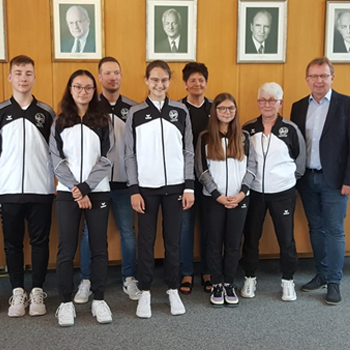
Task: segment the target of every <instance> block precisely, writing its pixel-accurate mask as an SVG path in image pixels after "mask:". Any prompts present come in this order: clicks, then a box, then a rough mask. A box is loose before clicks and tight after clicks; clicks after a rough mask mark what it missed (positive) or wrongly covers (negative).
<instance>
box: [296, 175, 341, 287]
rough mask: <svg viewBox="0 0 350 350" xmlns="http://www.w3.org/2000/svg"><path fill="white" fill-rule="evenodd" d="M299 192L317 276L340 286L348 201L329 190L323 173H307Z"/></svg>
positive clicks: (299, 183)
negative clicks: (307, 225) (307, 223)
mask: <svg viewBox="0 0 350 350" xmlns="http://www.w3.org/2000/svg"><path fill="white" fill-rule="evenodd" d="M298 190H299V192H300V196H301V199H302V201H303V205H304V210H305V214H306V217H307V219H308V222H309V230H310V240H311V245H312V250H313V252H314V259H315V265H316V270H317V273H319V274H320V275H322V276H323V277H324V278H325V279H326V281H327V283H336V284H340V281H341V279H342V276H343V265H344V254H345V235H344V219H345V216H346V207H347V201H348V197H347V196H343V195H342V194H341V193H340V189H337V190H335V189H333V188H330V187H329V186H328V184H327V183H326V181H325V179H324V175H323V173H313V172H312V171H310V170H307V171H306V173H305V175H304V177H303V178H302V179H300V180H299V181H298Z"/></svg>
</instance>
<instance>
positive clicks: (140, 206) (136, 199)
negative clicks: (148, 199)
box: [131, 193, 146, 214]
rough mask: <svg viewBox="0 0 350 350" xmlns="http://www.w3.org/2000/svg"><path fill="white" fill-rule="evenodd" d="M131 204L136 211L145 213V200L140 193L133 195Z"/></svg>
mask: <svg viewBox="0 0 350 350" xmlns="http://www.w3.org/2000/svg"><path fill="white" fill-rule="evenodd" d="M131 206H132V208H133V209H134V210H135V211H136V212H138V213H140V214H144V213H145V209H146V208H145V201H144V200H143V198H142V196H141V195H140V194H139V193H137V194H133V195H132V196H131Z"/></svg>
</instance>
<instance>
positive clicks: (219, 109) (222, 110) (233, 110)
mask: <svg viewBox="0 0 350 350" xmlns="http://www.w3.org/2000/svg"><path fill="white" fill-rule="evenodd" d="M216 109H217V110H218V111H219V112H220V113H222V114H224V113H226V112H227V111H228V112H229V113H230V114H232V113H234V112H235V111H236V107H234V106H231V107H216Z"/></svg>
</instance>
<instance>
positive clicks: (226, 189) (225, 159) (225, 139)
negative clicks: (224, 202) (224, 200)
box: [224, 137, 228, 197]
mask: <svg viewBox="0 0 350 350" xmlns="http://www.w3.org/2000/svg"><path fill="white" fill-rule="evenodd" d="M224 140H225V163H226V192H225V196H226V197H227V192H228V163H227V139H226V137H224Z"/></svg>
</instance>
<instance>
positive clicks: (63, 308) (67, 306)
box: [55, 301, 77, 327]
mask: <svg viewBox="0 0 350 350" xmlns="http://www.w3.org/2000/svg"><path fill="white" fill-rule="evenodd" d="M55 316H56V318H57V320H58V324H59V325H60V326H61V327H69V326H73V325H74V318H75V317H76V316H77V315H76V313H75V307H74V304H73V303H72V302H71V301H70V302H68V303H61V305H60V306H59V307H58V309H57V311H56V315H55Z"/></svg>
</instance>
